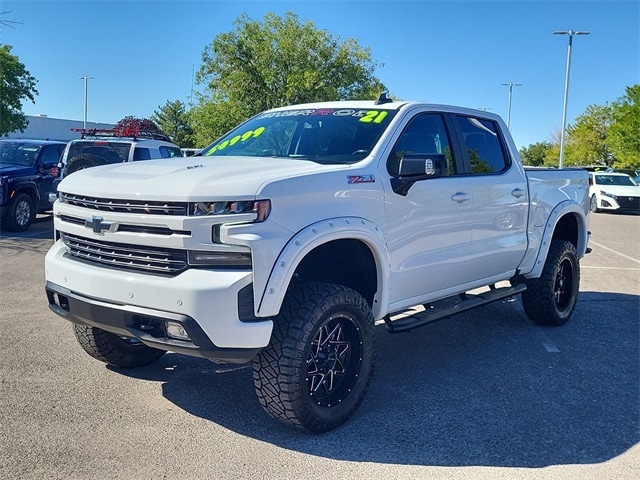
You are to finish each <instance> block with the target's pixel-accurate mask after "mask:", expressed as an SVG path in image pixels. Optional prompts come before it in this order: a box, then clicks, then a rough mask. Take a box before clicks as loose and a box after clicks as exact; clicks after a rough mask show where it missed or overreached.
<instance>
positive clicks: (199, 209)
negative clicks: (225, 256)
mask: <svg viewBox="0 0 640 480" xmlns="http://www.w3.org/2000/svg"><path fill="white" fill-rule="evenodd" d="M243 213H244V214H247V213H249V214H253V215H255V218H254V219H253V221H254V222H264V221H265V220H266V219H267V217H268V216H269V213H271V201H270V200H255V201H254V200H244V201H237V202H224V201H223V202H194V203H190V204H189V215H194V216H200V215H238V214H243Z"/></svg>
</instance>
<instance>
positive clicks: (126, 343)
mask: <svg viewBox="0 0 640 480" xmlns="http://www.w3.org/2000/svg"><path fill="white" fill-rule="evenodd" d="M73 330H74V333H75V334H76V339H77V340H78V343H79V344H80V346H81V347H82V348H83V349H84V351H85V352H87V353H88V354H89V355H91V356H92V357H93V358H95V359H97V360H100V361H101V362H105V363H108V364H109V365H113V366H114V367H120V368H130V367H140V366H142V365H147V364H149V363H152V362H155V361H156V360H158V359H159V358H160V357H162V356H163V355H164V354H165V353H166V352H165V351H164V350H158V349H157V348H151V347H148V346H147V345H145V344H144V343H141V342H139V341H137V340H135V339H128V338H122V337H119V336H117V335H114V334H113V333H109V332H105V331H104V330H102V329H100V328H95V327H89V326H87V325H79V324H75V325H74V326H73Z"/></svg>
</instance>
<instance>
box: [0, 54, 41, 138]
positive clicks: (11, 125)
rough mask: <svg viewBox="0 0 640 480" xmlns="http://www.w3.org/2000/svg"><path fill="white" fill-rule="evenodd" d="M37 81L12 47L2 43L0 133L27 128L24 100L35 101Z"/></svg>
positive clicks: (0, 56)
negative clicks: (23, 109) (14, 53)
mask: <svg viewBox="0 0 640 480" xmlns="http://www.w3.org/2000/svg"><path fill="white" fill-rule="evenodd" d="M36 82H37V80H36V79H35V78H34V77H33V76H32V75H31V74H30V73H29V71H28V70H27V69H26V68H25V66H24V65H23V64H22V63H20V60H19V59H18V57H17V56H15V55H11V47H10V46H9V45H0V135H5V134H7V133H10V132H15V131H16V130H20V131H21V132H24V129H25V128H27V125H28V123H29V122H28V120H27V117H26V115H25V114H24V113H23V112H22V102H23V101H24V100H30V101H31V102H32V103H35V96H36V95H38V91H37V90H36Z"/></svg>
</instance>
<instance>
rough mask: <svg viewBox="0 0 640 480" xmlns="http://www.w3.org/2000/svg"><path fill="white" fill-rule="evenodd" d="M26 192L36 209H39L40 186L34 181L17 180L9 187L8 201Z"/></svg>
mask: <svg viewBox="0 0 640 480" xmlns="http://www.w3.org/2000/svg"><path fill="white" fill-rule="evenodd" d="M19 191H20V192H24V193H26V194H27V195H29V196H30V197H31V199H32V200H33V203H34V205H35V207H36V208H37V207H38V202H39V201H40V191H39V190H38V185H37V184H36V182H35V181H33V180H17V181H15V182H13V183H11V184H10V185H9V196H8V200H12V199H13V197H14V196H15V195H16V193H18V192H19Z"/></svg>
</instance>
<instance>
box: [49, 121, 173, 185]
mask: <svg viewBox="0 0 640 480" xmlns="http://www.w3.org/2000/svg"><path fill="white" fill-rule="evenodd" d="M74 131H78V132H80V133H81V134H82V138H80V139H78V140H72V141H70V142H69V143H68V145H67V147H66V148H65V150H64V153H63V154H62V159H61V164H60V179H59V180H62V178H63V177H65V176H66V175H69V174H71V173H73V172H77V171H78V170H83V169H85V168H89V167H95V166H98V165H107V164H111V163H123V162H137V161H138V160H151V159H155V158H173V157H182V156H183V155H182V152H181V151H180V147H179V146H178V145H176V144H174V143H171V141H170V140H169V137H167V136H166V135H163V134H159V133H151V132H145V131H140V130H136V131H132V130H95V129H77V130H74ZM59 180H58V181H59Z"/></svg>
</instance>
